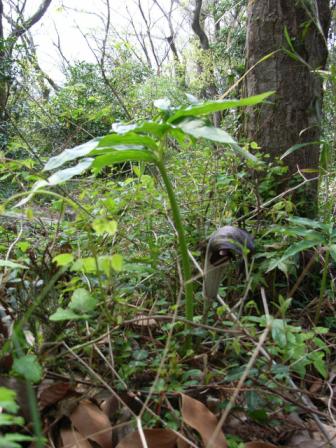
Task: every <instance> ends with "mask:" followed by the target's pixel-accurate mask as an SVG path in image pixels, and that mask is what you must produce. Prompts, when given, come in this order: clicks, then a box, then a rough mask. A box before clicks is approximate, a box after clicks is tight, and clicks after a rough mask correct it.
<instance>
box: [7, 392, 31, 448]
mask: <svg viewBox="0 0 336 448" xmlns="http://www.w3.org/2000/svg"><path fill="white" fill-rule="evenodd" d="M0 407H1V408H2V409H3V411H4V412H1V414H0V428H1V429H3V430H5V431H6V427H8V426H14V427H22V426H24V419H23V418H22V417H20V416H18V415H17V414H18V411H19V406H18V404H17V403H16V393H15V391H14V390H12V389H7V388H6V387H0ZM32 440H33V438H32V437H30V436H28V435H24V434H20V433H18V432H16V431H15V432H10V433H3V432H2V431H0V448H21V442H31V441H32Z"/></svg>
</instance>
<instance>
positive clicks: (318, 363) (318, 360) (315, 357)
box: [310, 352, 328, 379]
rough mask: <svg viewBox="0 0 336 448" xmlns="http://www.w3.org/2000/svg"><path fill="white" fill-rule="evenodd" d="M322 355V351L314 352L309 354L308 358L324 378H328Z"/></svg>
mask: <svg viewBox="0 0 336 448" xmlns="http://www.w3.org/2000/svg"><path fill="white" fill-rule="evenodd" d="M324 356H325V354H324V353H323V352H314V353H311V354H310V359H311V360H312V361H313V365H314V367H315V369H316V370H317V371H318V372H319V374H320V375H321V376H322V377H323V378H325V379H326V378H328V370H327V366H326V363H325V360H324V359H323V358H324Z"/></svg>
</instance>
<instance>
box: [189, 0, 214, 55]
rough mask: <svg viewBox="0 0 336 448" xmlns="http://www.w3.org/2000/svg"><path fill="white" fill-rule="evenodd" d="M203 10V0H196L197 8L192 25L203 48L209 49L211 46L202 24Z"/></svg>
mask: <svg viewBox="0 0 336 448" xmlns="http://www.w3.org/2000/svg"><path fill="white" fill-rule="evenodd" d="M201 12H202V0H195V9H194V15H193V20H192V23H191V27H192V29H193V31H194V33H195V34H196V36H198V38H199V41H200V44H201V47H202V48H203V50H209V48H210V44H209V39H208V36H207V35H206V34H205V32H204V30H203V28H202V26H201Z"/></svg>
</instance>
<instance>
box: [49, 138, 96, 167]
mask: <svg viewBox="0 0 336 448" xmlns="http://www.w3.org/2000/svg"><path fill="white" fill-rule="evenodd" d="M100 140H101V137H97V138H94V139H93V140H89V141H88V142H86V143H84V144H83V145H79V146H75V147H74V148H71V149H65V150H64V151H63V152H61V154H58V155H57V156H55V157H51V158H50V159H49V160H48V162H47V163H46V165H45V167H44V169H43V170H44V171H50V170H54V169H56V168H58V167H60V166H62V165H64V164H65V163H66V162H70V161H71V160H75V159H79V158H80V157H83V156H86V155H87V154H89V152H90V151H92V150H93V149H94V148H95V147H96V146H97V144H98V143H99V142H100Z"/></svg>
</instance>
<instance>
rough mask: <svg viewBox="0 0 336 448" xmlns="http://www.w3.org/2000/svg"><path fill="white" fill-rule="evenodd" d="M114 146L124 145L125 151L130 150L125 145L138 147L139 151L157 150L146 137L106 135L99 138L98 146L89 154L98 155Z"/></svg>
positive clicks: (152, 142) (151, 140) (153, 142)
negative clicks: (145, 149)
mask: <svg viewBox="0 0 336 448" xmlns="http://www.w3.org/2000/svg"><path fill="white" fill-rule="evenodd" d="M116 145H126V149H132V147H130V148H127V145H128V146H129V145H140V149H142V148H144V147H148V148H150V149H152V150H154V151H155V150H157V144H156V143H155V141H154V140H153V139H152V138H150V137H148V136H144V135H138V134H135V133H128V134H125V135H120V134H108V135H105V136H104V137H102V138H101V140H100V142H99V144H98V146H97V147H96V148H95V149H94V150H93V151H91V152H90V155H93V154H100V153H101V152H102V151H103V150H104V149H106V148H113V147H115V146H116ZM117 149H118V148H117Z"/></svg>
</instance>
